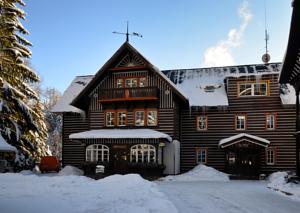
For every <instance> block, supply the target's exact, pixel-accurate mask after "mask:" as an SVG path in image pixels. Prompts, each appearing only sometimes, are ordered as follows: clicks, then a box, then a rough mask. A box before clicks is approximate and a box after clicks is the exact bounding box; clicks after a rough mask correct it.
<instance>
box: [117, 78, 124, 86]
mask: <svg viewBox="0 0 300 213" xmlns="http://www.w3.org/2000/svg"><path fill="white" fill-rule="evenodd" d="M123 87H124V79H123V78H117V88H123Z"/></svg>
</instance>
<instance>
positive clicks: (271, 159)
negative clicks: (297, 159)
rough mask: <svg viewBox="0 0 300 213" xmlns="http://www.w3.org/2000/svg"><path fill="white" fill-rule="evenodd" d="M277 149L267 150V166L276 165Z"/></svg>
mask: <svg viewBox="0 0 300 213" xmlns="http://www.w3.org/2000/svg"><path fill="white" fill-rule="evenodd" d="M275 153H276V152H275V148H267V149H266V164H267V165H274V164H275Z"/></svg>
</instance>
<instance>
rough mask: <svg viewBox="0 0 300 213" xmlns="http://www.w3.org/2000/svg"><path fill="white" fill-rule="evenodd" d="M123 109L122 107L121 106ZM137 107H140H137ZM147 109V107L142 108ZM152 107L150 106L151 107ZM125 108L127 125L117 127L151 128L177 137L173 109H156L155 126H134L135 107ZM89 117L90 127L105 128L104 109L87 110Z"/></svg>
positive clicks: (177, 125)
mask: <svg viewBox="0 0 300 213" xmlns="http://www.w3.org/2000/svg"><path fill="white" fill-rule="evenodd" d="M121 109H124V108H121ZM138 109H141V108H139V107H138ZM142 109H147V108H142ZM151 109H152V108H151ZM126 110H127V122H128V125H127V126H126V127H119V128H151V129H155V130H158V131H161V132H164V133H166V134H169V135H170V136H171V137H172V138H174V139H177V140H178V139H179V133H178V129H179V123H178V122H179V121H178V120H177V121H176V119H179V118H178V117H179V116H176V113H175V112H177V113H178V111H176V110H175V109H158V126H157V127H147V126H145V127H136V126H135V124H134V112H135V108H129V109H126ZM89 115H90V116H89V119H90V129H101V128H105V123H104V120H105V118H104V111H90V112H89Z"/></svg>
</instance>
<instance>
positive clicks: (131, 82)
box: [125, 78, 138, 87]
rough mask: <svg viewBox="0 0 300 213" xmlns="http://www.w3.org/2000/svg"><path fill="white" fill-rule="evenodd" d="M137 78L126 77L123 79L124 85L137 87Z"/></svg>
mask: <svg viewBox="0 0 300 213" xmlns="http://www.w3.org/2000/svg"><path fill="white" fill-rule="evenodd" d="M137 86H138V79H137V78H126V79H125V87H137Z"/></svg>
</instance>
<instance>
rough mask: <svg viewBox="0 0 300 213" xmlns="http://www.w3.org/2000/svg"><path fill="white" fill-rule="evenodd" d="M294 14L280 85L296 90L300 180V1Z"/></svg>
mask: <svg viewBox="0 0 300 213" xmlns="http://www.w3.org/2000/svg"><path fill="white" fill-rule="evenodd" d="M292 7H293V13H292V19H291V26H290V35H289V41H288V45H287V50H286V55H285V58H284V61H283V65H282V70H281V73H280V77H279V83H281V84H290V85H292V86H293V87H294V89H295V94H296V95H295V96H294V98H295V99H296V132H295V136H296V140H297V141H296V150H295V151H296V165H295V166H296V174H297V176H298V178H300V157H299V156H300V105H299V103H300V102H299V94H300V28H299V27H300V0H294V1H293V3H292Z"/></svg>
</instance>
